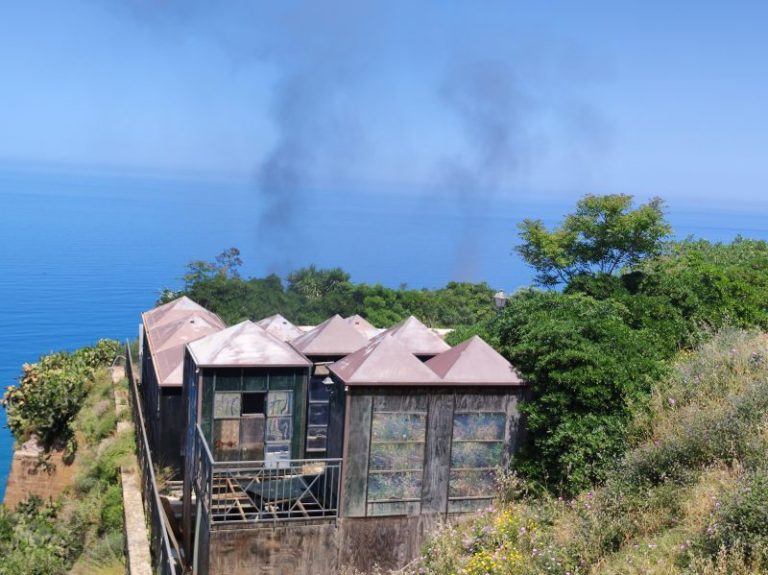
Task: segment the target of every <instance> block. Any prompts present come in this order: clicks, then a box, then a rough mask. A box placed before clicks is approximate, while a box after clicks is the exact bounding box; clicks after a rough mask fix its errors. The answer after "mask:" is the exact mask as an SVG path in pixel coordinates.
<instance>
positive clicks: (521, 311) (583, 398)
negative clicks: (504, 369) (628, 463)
mask: <svg viewBox="0 0 768 575" xmlns="http://www.w3.org/2000/svg"><path fill="white" fill-rule="evenodd" d="M625 312H626V310H625V309H624V308H623V307H622V306H620V305H618V304H616V303H614V302H610V301H597V300H595V299H593V298H591V297H588V296H584V295H582V294H576V295H570V294H560V293H555V292H539V291H534V290H528V291H523V292H519V293H517V294H515V295H514V296H513V297H511V298H510V299H509V301H508V303H507V307H506V308H505V310H504V313H503V315H502V317H501V318H500V320H499V341H500V344H501V349H502V350H503V352H504V355H505V356H506V357H507V358H508V359H509V360H510V361H511V362H512V364H513V365H514V366H515V367H517V368H518V370H520V372H521V373H522V375H523V376H524V377H525V379H526V380H527V381H529V382H530V383H531V384H532V392H533V394H532V397H531V399H530V401H529V402H527V403H526V404H524V405H523V410H524V413H525V414H526V415H527V423H528V432H529V433H528V437H529V440H528V442H527V443H526V444H525V445H524V447H523V449H522V452H521V454H520V457H519V458H518V461H517V463H516V466H517V468H518V470H520V471H521V472H522V473H523V474H524V475H525V476H526V477H527V478H528V479H530V480H534V481H538V482H541V483H543V484H545V485H547V486H549V487H550V488H552V489H555V490H557V491H559V492H561V493H573V492H576V491H578V490H579V489H582V488H584V487H586V486H588V485H590V484H591V482H593V481H596V480H600V479H602V478H603V476H604V473H605V470H606V469H608V468H609V467H610V466H611V465H613V464H614V463H615V461H616V460H617V459H618V458H619V457H620V456H621V454H622V453H623V451H624V448H625V442H626V429H627V424H628V422H629V419H630V411H631V410H630V407H631V406H632V405H633V404H634V403H638V402H642V401H644V400H645V398H646V397H647V395H648V391H649V390H650V387H651V382H652V381H653V380H655V379H657V378H659V377H661V375H662V374H663V373H664V365H663V364H662V363H661V361H660V360H659V353H658V350H657V348H656V345H655V342H656V340H655V338H654V336H653V334H652V333H648V332H645V331H642V330H633V329H631V328H630V327H629V326H627V324H626V323H625V322H624V313H625Z"/></svg>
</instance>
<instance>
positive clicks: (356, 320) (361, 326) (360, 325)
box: [344, 314, 385, 339]
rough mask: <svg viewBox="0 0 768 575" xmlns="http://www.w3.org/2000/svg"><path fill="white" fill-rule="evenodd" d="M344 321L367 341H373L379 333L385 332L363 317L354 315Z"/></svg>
mask: <svg viewBox="0 0 768 575" xmlns="http://www.w3.org/2000/svg"><path fill="white" fill-rule="evenodd" d="M344 321H346V322H347V323H348V324H350V325H351V326H352V327H354V328H355V329H356V330H357V331H359V332H360V333H362V334H363V335H364V336H365V337H367V338H368V339H373V338H374V337H376V336H377V335H379V334H380V333H381V332H383V331H385V330H383V329H380V328H378V327H375V326H374V325H373V324H372V323H371V322H369V321H368V320H367V319H365V318H364V317H363V316H361V315H358V314H355V315H351V316H349V317H345V318H344Z"/></svg>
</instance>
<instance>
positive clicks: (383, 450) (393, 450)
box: [371, 443, 424, 471]
mask: <svg viewBox="0 0 768 575" xmlns="http://www.w3.org/2000/svg"><path fill="white" fill-rule="evenodd" d="M423 462H424V444H423V443H375V444H373V445H371V469H389V470H402V469H410V470H417V471H421V468H422V465H423Z"/></svg>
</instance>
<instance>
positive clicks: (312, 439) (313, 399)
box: [307, 377, 330, 457]
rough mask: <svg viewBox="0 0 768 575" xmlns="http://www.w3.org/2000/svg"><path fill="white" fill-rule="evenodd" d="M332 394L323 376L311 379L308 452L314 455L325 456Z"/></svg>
mask: <svg viewBox="0 0 768 575" xmlns="http://www.w3.org/2000/svg"><path fill="white" fill-rule="evenodd" d="M329 410H330V394H329V393H328V390H327V389H326V388H325V385H324V384H323V378H322V377H311V378H310V379H309V406H308V408H307V452H308V453H310V454H311V455H312V456H313V457H324V456H325V451H326V449H327V440H328V421H329V420H328V414H329Z"/></svg>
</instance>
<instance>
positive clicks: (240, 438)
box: [200, 369, 297, 461]
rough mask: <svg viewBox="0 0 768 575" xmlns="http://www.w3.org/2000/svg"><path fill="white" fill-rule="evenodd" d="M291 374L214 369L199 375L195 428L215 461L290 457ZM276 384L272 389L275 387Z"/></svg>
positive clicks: (292, 374) (293, 381)
mask: <svg viewBox="0 0 768 575" xmlns="http://www.w3.org/2000/svg"><path fill="white" fill-rule="evenodd" d="M296 381H297V379H296V375H295V374H294V373H270V372H267V371H265V370H255V369H251V370H239V369H219V370H212V371H211V372H208V373H206V374H204V380H203V385H204V386H205V389H204V390H203V397H202V408H201V416H202V417H201V422H200V423H201V428H202V429H203V432H204V433H205V434H206V439H208V440H209V442H210V445H211V449H212V451H213V456H214V459H216V460H218V461H237V460H241V461H261V460H265V459H266V460H276V459H280V460H282V459H290V458H291V440H292V438H293V428H294V425H296V422H295V421H294V419H293V409H294V407H293V402H294V396H293V390H292V389H284V388H287V387H291V386H294V385H295V384H296ZM276 387H277V388H278V389H275V388H276Z"/></svg>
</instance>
